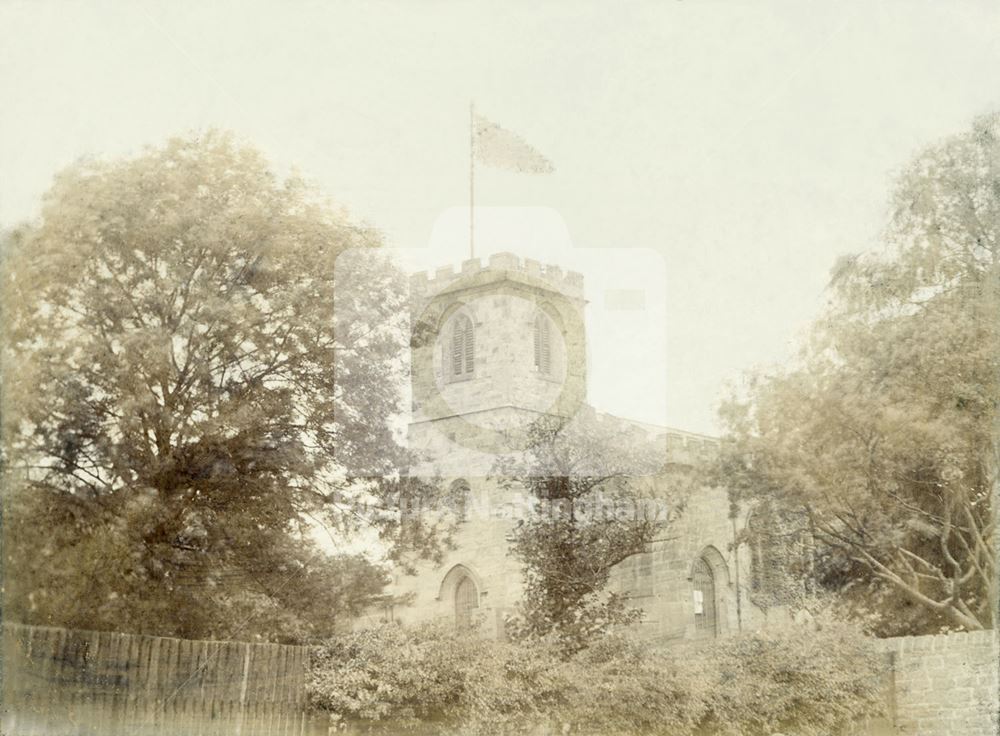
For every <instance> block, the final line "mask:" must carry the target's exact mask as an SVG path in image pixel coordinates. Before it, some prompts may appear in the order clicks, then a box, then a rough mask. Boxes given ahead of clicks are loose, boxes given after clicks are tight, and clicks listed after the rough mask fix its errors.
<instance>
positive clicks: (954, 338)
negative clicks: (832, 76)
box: [718, 114, 1000, 634]
mask: <svg viewBox="0 0 1000 736" xmlns="http://www.w3.org/2000/svg"><path fill="white" fill-rule="evenodd" d="M998 223H1000V115H996V114H994V115H989V116H986V117H983V118H980V119H978V120H976V121H975V123H974V124H973V126H972V129H971V130H969V131H967V132H966V133H964V134H961V135H957V136H955V137H953V138H950V139H948V140H945V141H943V142H942V143H940V144H938V145H935V146H932V147H930V148H928V149H927V150H925V151H923V152H922V153H920V154H919V155H918V156H917V157H916V158H915V159H914V160H913V161H912V162H911V163H910V164H909V166H908V167H906V169H905V170H904V171H903V172H902V174H901V176H900V178H899V182H898V185H897V188H896V190H895V194H894V198H893V207H892V216H891V218H890V222H889V225H888V227H887V228H886V232H885V239H886V249H885V251H883V252H881V253H875V254H866V255H858V256H850V257H846V258H843V259H841V260H840V261H839V262H838V263H837V265H836V266H835V268H834V270H833V277H832V280H831V284H830V287H829V290H830V294H831V300H830V306H829V309H828V311H827V314H826V315H825V316H824V318H823V319H822V320H820V321H819V322H818V323H817V324H816V325H815V328H814V330H813V333H812V336H811V340H810V341H809V342H808V344H807V345H806V346H805V348H804V349H803V351H802V355H801V356H800V359H799V361H798V364H797V365H796V366H795V367H793V368H791V369H789V370H786V371H783V372H779V373H775V374H772V375H758V376H755V377H753V379H752V380H751V382H750V384H749V391H748V395H747V396H745V397H743V398H742V399H739V400H734V401H732V402H730V403H729V404H728V405H727V406H726V407H725V408H724V411H723V417H724V419H725V421H726V422H727V424H728V437H727V441H726V443H725V445H724V447H725V448H726V449H725V450H724V452H723V455H722V458H721V464H720V466H719V468H718V471H719V475H720V476H721V477H724V478H726V479H727V481H728V484H729V485H730V487H731V488H732V489H733V492H734V494H735V495H736V496H737V497H738V498H742V499H748V498H765V499H772V500H774V501H775V502H778V503H780V504H782V505H784V507H785V508H787V509H790V510H793V511H796V510H797V511H801V512H802V513H803V514H804V515H805V516H806V518H807V523H806V527H807V528H808V531H809V532H810V533H811V534H812V535H813V536H814V537H815V538H816V539H817V540H818V541H819V542H821V543H822V548H821V550H820V554H819V555H818V557H817V563H818V566H817V569H818V573H819V575H820V578H821V581H822V582H823V583H824V584H826V585H828V586H832V587H841V588H845V589H846V588H851V590H850V591H849V592H848V593H847V594H848V595H850V596H852V597H855V600H859V599H865V600H867V602H868V607H869V608H872V609H880V610H881V611H882V622H883V623H882V629H881V631H882V632H883V633H887V634H898V633H924V632H926V631H934V630H937V629H938V628H940V627H951V628H962V629H980V628H984V627H990V626H992V625H994V623H995V617H996V601H997V584H996V577H997V567H996V548H995V545H994V534H995V529H996V518H995V506H994V503H995V497H994V494H995V488H996V484H997V467H998V463H997V445H996V437H997V429H998V424H997V408H998V398H1000V252H998ZM859 582H861V583H864V584H865V585H864V586H862V585H859V584H858V583H859ZM859 596H860V598H859Z"/></svg>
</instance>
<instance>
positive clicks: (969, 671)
mask: <svg viewBox="0 0 1000 736" xmlns="http://www.w3.org/2000/svg"><path fill="white" fill-rule="evenodd" d="M879 646H880V647H881V648H882V649H883V650H884V651H886V652H887V653H888V654H889V656H890V657H891V659H892V663H893V668H892V675H891V676H892V683H891V684H892V686H891V688H890V709H891V711H892V715H893V720H894V724H895V733H897V734H900V736H996V735H997V733H998V728H1000V724H998V720H997V713H998V708H1000V705H998V696H997V693H998V690H1000V680H998V657H1000V650H998V646H997V632H995V631H973V632H967V633H960V634H942V635H938V636H906V637H899V638H895V639H883V640H881V641H880V643H879Z"/></svg>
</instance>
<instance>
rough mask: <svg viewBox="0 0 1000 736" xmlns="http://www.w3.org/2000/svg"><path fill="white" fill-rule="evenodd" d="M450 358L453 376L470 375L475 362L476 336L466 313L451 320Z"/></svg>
mask: <svg viewBox="0 0 1000 736" xmlns="http://www.w3.org/2000/svg"><path fill="white" fill-rule="evenodd" d="M450 358H451V360H450V362H451V375H452V376H453V377H455V378H471V377H472V372H473V368H474V366H475V362H476V336H475V333H474V331H473V327H472V320H471V319H469V317H468V315H465V314H460V315H458V316H457V317H455V319H454V321H453V322H452V332H451V356H450Z"/></svg>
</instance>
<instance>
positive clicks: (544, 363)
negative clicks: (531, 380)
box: [535, 313, 552, 375]
mask: <svg viewBox="0 0 1000 736" xmlns="http://www.w3.org/2000/svg"><path fill="white" fill-rule="evenodd" d="M535 370H536V371H538V372H539V373H544V374H545V375H549V374H550V373H551V372H552V325H551V322H550V320H549V318H548V317H547V316H546V315H545V314H543V313H539V314H538V315H536V316H535Z"/></svg>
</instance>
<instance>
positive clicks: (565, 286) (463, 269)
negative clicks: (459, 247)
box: [410, 253, 583, 304]
mask: <svg viewBox="0 0 1000 736" xmlns="http://www.w3.org/2000/svg"><path fill="white" fill-rule="evenodd" d="M500 279H508V280H511V281H515V282H519V283H521V284H524V285H526V286H533V287H536V288H537V287H541V288H545V289H550V290H552V291H555V292H557V293H559V294H563V295H564V296H567V297H570V298H571V299H579V300H582V299H583V275H582V274H580V273H577V272H576V271H566V272H564V271H563V270H562V269H561V268H560V267H559V266H556V265H552V264H544V263H541V262H539V261H536V260H533V259H531V258H524V259H521V258H520V257H518V256H517V255H515V254H514V253H495V254H493V255H491V256H490V257H489V258H488V259H487V260H486V262H485V263H484V262H483V261H482V260H480V259H479V258H470V259H468V260H465V261H463V262H462V264H461V266H460V267H458V268H455V267H454V266H445V267H442V268H439V269H437V270H436V271H433V272H430V271H419V272H417V273H414V274H413V275H412V276H411V277H410V296H411V299H412V301H413V302H414V304H419V303H421V302H426V301H427V300H429V299H431V298H433V297H435V296H437V295H438V294H442V293H444V292H447V291H449V290H452V289H458V288H466V287H467V286H474V285H476V284H478V283H487V282H491V281H494V280H500Z"/></svg>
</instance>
